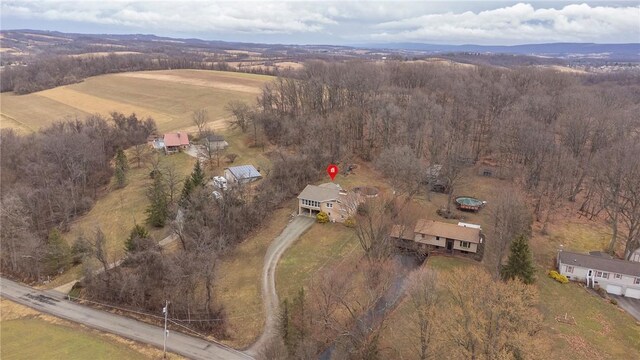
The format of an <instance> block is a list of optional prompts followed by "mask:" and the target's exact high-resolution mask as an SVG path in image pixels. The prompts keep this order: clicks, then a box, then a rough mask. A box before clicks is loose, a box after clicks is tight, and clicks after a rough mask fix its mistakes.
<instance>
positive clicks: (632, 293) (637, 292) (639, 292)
mask: <svg viewBox="0 0 640 360" xmlns="http://www.w3.org/2000/svg"><path fill="white" fill-rule="evenodd" d="M624 296H626V297H630V298H634V299H640V289H627V292H625V293H624Z"/></svg>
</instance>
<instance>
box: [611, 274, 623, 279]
mask: <svg viewBox="0 0 640 360" xmlns="http://www.w3.org/2000/svg"><path fill="white" fill-rule="evenodd" d="M613 278H614V279H622V275H621V274H615V275H613Z"/></svg>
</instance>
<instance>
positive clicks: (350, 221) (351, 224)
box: [344, 217, 356, 228]
mask: <svg viewBox="0 0 640 360" xmlns="http://www.w3.org/2000/svg"><path fill="white" fill-rule="evenodd" d="M344 226H346V227H350V228H352V227H355V226H356V220H355V219H354V218H352V217H350V218H348V219H347V220H345V221H344Z"/></svg>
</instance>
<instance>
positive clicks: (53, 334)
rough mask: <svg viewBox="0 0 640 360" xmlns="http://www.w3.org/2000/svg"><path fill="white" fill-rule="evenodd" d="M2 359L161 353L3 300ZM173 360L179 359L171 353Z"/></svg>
mask: <svg viewBox="0 0 640 360" xmlns="http://www.w3.org/2000/svg"><path fill="white" fill-rule="evenodd" d="M0 310H1V312H2V321H0V331H1V334H2V336H1V337H0V345H1V346H0V349H1V350H0V358H2V359H7V360H18V359H25V360H27V359H28V360H31V359H78V360H81V359H82V360H84V359H96V360H98V359H105V360H106V359H132V360H134V359H159V358H161V357H162V351H161V350H158V349H155V348H152V347H149V346H146V345H142V344H139V343H136V342H133V341H130V340H127V339H124V338H121V337H118V336H115V335H110V334H106V333H102V332H99V331H97V330H93V329H89V328H87V327H84V326H82V325H78V324H75V323H72V322H69V321H65V320H62V319H58V318H55V317H52V316H48V315H44V314H41V313H38V312H37V311H35V310H32V309H30V308H27V307H25V306H22V305H19V304H16V303H13V302H10V301H8V300H5V299H2V300H1V301H0ZM169 358H171V359H179V358H180V357H178V356H177V355H173V354H169Z"/></svg>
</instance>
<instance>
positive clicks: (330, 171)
mask: <svg viewBox="0 0 640 360" xmlns="http://www.w3.org/2000/svg"><path fill="white" fill-rule="evenodd" d="M327 174H329V176H330V177H331V181H333V179H335V178H336V175H338V167H337V166H335V165H333V164H331V165H329V166H327Z"/></svg>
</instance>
